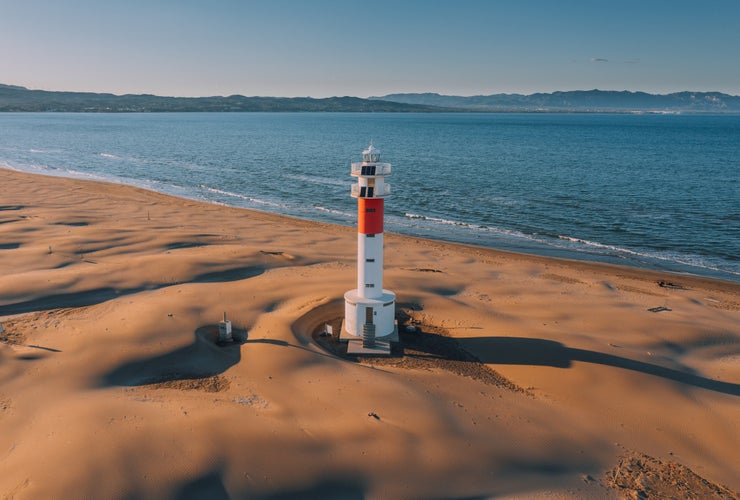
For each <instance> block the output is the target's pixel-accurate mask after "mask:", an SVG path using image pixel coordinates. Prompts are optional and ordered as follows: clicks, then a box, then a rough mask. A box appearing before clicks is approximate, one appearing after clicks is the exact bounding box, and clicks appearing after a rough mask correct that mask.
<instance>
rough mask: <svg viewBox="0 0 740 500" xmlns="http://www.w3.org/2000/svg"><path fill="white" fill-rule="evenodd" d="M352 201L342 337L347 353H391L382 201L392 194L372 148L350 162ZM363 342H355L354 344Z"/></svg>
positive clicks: (385, 168)
mask: <svg viewBox="0 0 740 500" xmlns="http://www.w3.org/2000/svg"><path fill="white" fill-rule="evenodd" d="M351 174H352V177H356V178H357V183H356V184H353V185H352V197H353V198H357V288H356V289H354V290H350V291H348V292H347V293H345V294H344V324H343V327H342V335H341V336H342V338H343V339H346V340H350V343H349V345H348V346H347V348H348V352H352V351H353V350H354V351H355V352H366V353H373V352H376V351H377V349H380V351H381V352H382V351H386V350H387V351H388V352H389V351H390V340H397V338H398V329H397V326H396V322H395V310H396V306H395V305H396V294H395V293H393V292H391V291H389V290H384V289H383V201H384V198H385V197H386V196H388V195H389V194H390V192H391V186H390V184H387V183H386V182H385V178H386V177H387V176H389V175H391V164H390V163H381V162H380V151H378V150H377V149H375V148H374V147H373V146H372V144H371V145H370V147H368V148H367V149H366V150H365V151H363V152H362V162H361V163H352V166H351ZM360 339H361V340H362V342H353V340H355V341H357V340H360Z"/></svg>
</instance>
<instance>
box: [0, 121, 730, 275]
mask: <svg viewBox="0 0 740 500" xmlns="http://www.w3.org/2000/svg"><path fill="white" fill-rule="evenodd" d="M371 140H372V141H373V144H374V145H375V146H376V147H377V148H379V149H380V150H381V152H382V153H383V160H384V161H388V162H391V163H392V164H393V175H392V177H390V179H389V181H390V182H391V184H392V189H393V191H392V196H391V197H390V198H388V199H387V201H386V230H387V231H393V232H398V233H403V234H410V235H416V236H423V237H430V238H435V239H441V240H449V241H458V242H464V243H473V244H476V245H482V246H486V247H493V248H501V249H507V250H515V251H521V252H529V253H536V254H542V255H555V256H562V257H570V258H577V259H584V260H597V261H605V262H612V263H618V264H626V265H632V266H637V267H644V268H651V269H662V270H671V271H676V272H688V273H693V274H699V275H705V276H712V277H720V278H725V279H730V280H734V281H740V116H737V115H606V114H593V115H592V114H574V115H569V114H392V113H389V114H386V113H377V114H355V113H346V114H345V113H233V114H230V113H224V114H219V113H192V114H190V113H186V114H174V113H173V114H63V113H60V114H54V113H40V114H33V113H30V114H25V113H20V114H8V113H5V114H0V167H5V168H12V169H16V170H23V171H29V172H41V173H47V174H56V175H63V176H71V177H82V178H93V179H101V180H108V181H114V182H123V183H126V184H133V185H136V186H141V187H145V188H148V189H152V190H155V191H160V192H165V193H170V194H175V195H178V196H184V197H188V198H194V199H198V200H205V201H210V202H215V203H222V204H227V205H234V206H240V207H248V208H253V209H258V210H265V211H270V212H277V213H281V214H288V215H292V216H298V217H302V218H306V219H313V220H320V221H327V222H333V223H338V224H345V225H353V224H354V223H355V217H356V215H355V200H354V199H352V198H350V196H349V190H350V185H351V183H352V180H353V179H352V178H351V177H349V162H350V161H359V156H360V152H361V151H362V149H364V148H365V147H366V146H367V145H368V143H369V142H370V141H371ZM1 201H2V194H1V192H0V203H1Z"/></svg>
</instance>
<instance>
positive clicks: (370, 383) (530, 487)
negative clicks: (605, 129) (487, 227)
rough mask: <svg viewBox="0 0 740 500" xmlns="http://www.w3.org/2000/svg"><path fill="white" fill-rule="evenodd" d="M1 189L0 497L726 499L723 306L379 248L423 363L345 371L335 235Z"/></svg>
mask: <svg viewBox="0 0 740 500" xmlns="http://www.w3.org/2000/svg"><path fill="white" fill-rule="evenodd" d="M0 184H2V186H3V193H2V196H1V197H0V323H1V324H2V326H3V331H2V332H1V333H0V457H2V461H3V467H4V470H5V474H3V475H2V477H0V496H3V495H7V496H12V497H15V498H48V497H69V496H87V497H93V498H102V497H118V496H138V497H158V498H162V497H183V496H188V495H190V496H196V495H198V494H199V495H200V496H208V495H207V494H211V496H213V495H216V496H217V495H219V494H220V495H221V497H224V496H229V497H260V498H268V497H271V496H272V497H278V496H281V495H282V496H289V495H293V496H297V495H302V496H304V497H305V496H309V497H310V496H311V495H313V496H314V497H327V496H331V495H334V496H335V497H337V496H338V497H345V498H346V497H350V498H354V497H359V498H362V497H365V498H409V497H425V498H437V497H447V498H449V497H512V498H514V497H515V498H528V497H530V498H531V497H533V498H561V497H568V498H619V497H620V496H621V495H623V494H628V493H629V492H632V493H633V494H637V493H639V492H640V491H643V493H644V491H645V490H641V489H640V488H644V487H645V486H644V484H643V485H642V486H641V483H640V481H639V479H640V477H643V475H646V474H647V475H649V476H650V478H651V481H653V482H651V483H650V486H649V487H650V491H652V492H653V493H655V492H658V493H660V492H662V493H665V495H666V496H670V495H674V494H676V491H675V490H672V489H671V487H672V486H671V484H672V482H673V483H675V481H677V480H678V481H684V480H686V481H688V482H687V483H686V484H689V486H688V487H689V491H696V492H698V491H700V490H697V489H696V488H699V484H700V481H699V480H694V479H696V478H694V476H696V475H698V476H700V478H699V479H702V478H703V479H706V480H707V481H709V482H710V483H713V484H717V485H725V486H726V487H727V488H730V489H729V490H727V489H725V490H722V489H721V488H715V489H713V490H712V491H711V492H704V493H706V495H713V496H710V497H713V498H728V496H727V495H728V493H727V491H729V492H730V493H729V495H732V494H733V493H732V492H733V491H738V490H739V489H740V481H739V479H738V477H737V474H736V472H737V471H736V468H735V467H734V464H736V463H738V460H740V456H739V455H738V450H740V437H738V435H737V432H736V421H737V414H738V397H740V362H739V359H738V352H739V351H738V346H740V332H739V331H738V328H737V325H738V324H740V284H738V283H735V282H732V281H726V280H720V279H714V278H705V277H695V276H685V275H678V274H674V273H666V272H660V271H651V270H644V269H639V268H632V267H626V266H618V265H612V264H604V263H594V262H584V261H573V260H567V259H561V258H553V257H542V256H534V255H528V254H518V253H513V252H507V251H501V250H493V249H488V248H484V247H475V246H471V245H464V244H457V243H447V242H440V241H434V240H424V239H420V238H414V237H409V236H402V235H398V234H392V233H390V234H387V235H386V238H385V274H384V283H385V285H384V286H385V287H386V288H388V289H390V290H393V291H394V292H396V294H397V297H398V300H397V303H398V310H397V313H399V314H400V313H403V314H406V315H407V316H408V317H409V321H411V322H412V324H414V325H418V326H419V327H420V329H421V331H422V332H423V333H419V335H420V336H421V335H423V337H419V338H417V339H415V340H414V339H412V340H414V341H409V342H408V343H407V346H408V349H407V350H406V351H404V352H403V358H399V359H396V358H391V359H390V360H388V361H387V362H380V363H367V364H366V363H355V362H352V361H348V360H344V359H340V358H338V357H336V356H333V355H331V354H328V353H327V352H326V351H325V350H323V349H322V348H321V347H319V346H318V345H317V344H316V342H314V341H313V340H312V339H311V338H310V333H311V332H310V331H308V330H310V329H311V328H314V327H315V326H316V325H320V324H321V323H322V322H323V321H325V320H326V319H331V318H329V316H335V315H336V314H337V313H336V311H335V309H336V305H337V304H338V302H337V301H341V297H342V296H343V293H344V292H345V291H346V290H349V289H350V288H353V287H354V286H355V284H356V280H355V278H356V271H355V261H356V255H357V254H356V230H355V229H354V228H352V227H349V226H337V225H332V224H328V223H322V222H314V221H307V220H304V219H296V218H292V217H288V216H282V215H276V214H272V213H267V212H257V211H253V210H248V209H242V208H235V207H226V206H220V205H215V204H210V203H205V202H200V201H194V200H189V199H185V198H179V197H175V196H171V195H166V194H162V193H157V192H153V191H147V190H145V189H143V188H138V187H133V186H129V185H125V184H114V183H108V182H101V181H92V180H80V179H71V178H66V177H55V176H44V175H38V174H29V173H24V172H18V171H14V170H5V169H0ZM339 310H341V307H340V308H339ZM224 312H227V313H228V316H229V319H230V320H231V321H232V323H233V325H234V331H235V332H237V333H238V335H239V338H240V342H238V343H234V344H233V345H230V346H227V347H219V346H217V345H215V344H214V343H213V342H211V341H209V340H208V339H211V338H213V337H214V335H215V332H217V323H218V321H219V320H220V319H221V318H222V317H223V313H224ZM440 346H441V347H440ZM463 351H464V352H465V353H470V354H471V355H472V356H474V358H471V357H468V356H466V355H463V354H461V353H463ZM491 371H493V372H495V373H497V374H500V376H501V377H502V380H506V381H510V383H511V384H513V386H515V387H518V388H521V389H523V391H522V392H519V391H512V390H510V389H507V388H506V387H499V386H498V385H496V384H495V383H494V384H491V383H487V380H488V378H487V377H489V375H486V374H490V372H491ZM476 373H478V374H479V375H475V374H476ZM489 378H490V377H489ZM91 436H94V440H95V443H96V446H92V447H91V446H90V442H91V441H90V440H91ZM646 457H647V458H646ZM409 464H413V466H409ZM641 464H643V465H644V464H647V465H645V466H643V465H641ZM686 470H688V471H689V472H691V471H693V472H691V474H694V476H692V475H691V474H689V472H685V473H682V475H681V476H680V477H678V476H675V475H674V474H675V473H676V472H677V471H679V472H681V471H686ZM91 471H94V474H91ZM615 471H616V472H615ZM698 476H697V477H698ZM691 478H694V479H691ZM681 484H683V483H681ZM623 485H627V486H623ZM723 495H725V496H723ZM730 498H731V496H730Z"/></svg>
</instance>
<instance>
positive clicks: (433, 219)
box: [404, 213, 534, 240]
mask: <svg viewBox="0 0 740 500" xmlns="http://www.w3.org/2000/svg"><path fill="white" fill-rule="evenodd" d="M404 217H406V218H407V219H412V220H423V221H426V222H432V223H434V224H441V225H444V226H455V227H462V228H467V229H472V230H475V231H483V232H488V233H495V234H502V235H506V236H515V237H519V238H525V239H529V240H532V239H534V238H533V237H532V236H530V235H527V234H525V233H522V232H520V231H515V230H511V229H504V228H502V227H495V226H483V225H480V224H473V223H471V222H461V221H456V220H450V219H443V218H441V217H430V216H428V215H419V214H412V213H405V214H404Z"/></svg>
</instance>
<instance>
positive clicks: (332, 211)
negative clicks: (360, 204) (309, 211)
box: [313, 205, 357, 219]
mask: <svg viewBox="0 0 740 500" xmlns="http://www.w3.org/2000/svg"><path fill="white" fill-rule="evenodd" d="M313 208H315V209H316V210H318V211H320V212H326V213H330V214H332V215H339V216H340V217H345V218H348V219H354V218H355V217H356V216H357V214H355V213H354V212H352V213H350V212H343V211H341V210H336V209H334V208H328V207H322V206H321V205H314V206H313Z"/></svg>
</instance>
